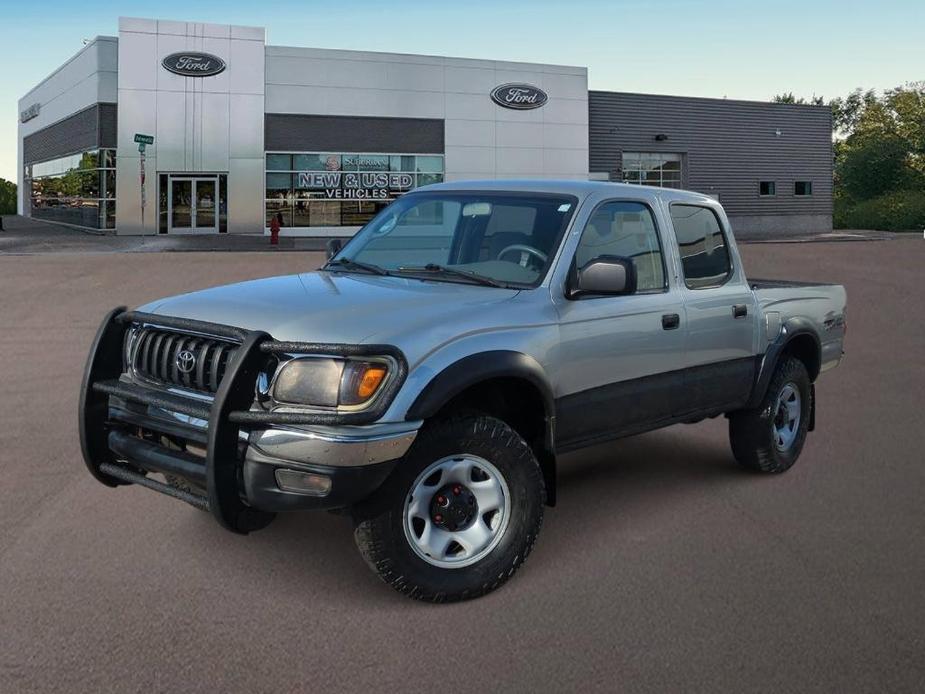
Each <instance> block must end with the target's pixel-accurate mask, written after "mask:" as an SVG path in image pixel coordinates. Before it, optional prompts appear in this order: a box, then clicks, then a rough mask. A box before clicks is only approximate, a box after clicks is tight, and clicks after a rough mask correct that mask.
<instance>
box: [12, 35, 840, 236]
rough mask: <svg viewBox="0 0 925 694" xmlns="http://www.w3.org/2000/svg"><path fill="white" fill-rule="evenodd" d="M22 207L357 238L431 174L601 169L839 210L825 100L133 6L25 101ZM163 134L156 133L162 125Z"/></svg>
mask: <svg viewBox="0 0 925 694" xmlns="http://www.w3.org/2000/svg"><path fill="white" fill-rule="evenodd" d="M19 111H20V119H19V120H20V122H19V163H20V166H19V191H20V200H19V206H20V210H19V211H20V214H23V215H27V216H32V217H35V218H38V219H45V220H50V221H54V222H59V223H64V224H71V225H76V226H80V227H86V228H91V229H108V230H115V232H116V233H118V234H136V235H137V234H157V233H163V234H171V233H174V234H190V233H226V232H227V233H243V234H246V233H259V232H260V231H261V230H264V229H265V228H266V227H268V226H269V220H270V218H271V217H273V216H277V215H279V216H280V217H281V219H282V227H283V234H299V235H313V236H345V235H349V234H352V233H353V232H354V231H356V229H357V228H359V226H360V225H362V224H364V223H365V222H366V221H367V220H369V219H370V218H371V217H372V215H374V214H375V213H376V211H377V210H379V209H381V208H382V207H383V206H384V205H386V204H388V202H389V201H390V200H393V199H395V197H397V196H399V195H401V194H403V193H405V192H407V191H409V190H412V189H414V188H416V187H418V186H422V185H427V184H429V183H433V182H438V181H443V180H460V179H484V178H535V177H542V178H568V179H587V178H589V177H590V178H594V179H603V180H612V181H624V182H632V183H638V184H643V185H654V186H666V187H675V188H687V189H691V190H697V191H701V192H704V193H707V194H709V195H712V196H715V197H717V198H718V199H719V200H720V201H721V202H722V203H723V205H724V206H725V208H726V210H727V213H728V214H729V217H730V219H731V221H732V224H733V228H734V229H735V230H737V231H746V232H751V233H767V234H768V235H773V234H787V233H794V232H807V231H827V230H830V229H831V227H832V139H831V132H832V130H831V112H830V110H829V109H828V108H827V107H820V106H803V105H785V104H771V103H763V102H749V101H734V100H726V99H704V98H687V97H675V96H655V95H646V94H629V93H621V92H604V91H589V90H588V71H587V68H584V67H570V66H561V65H545V64H535V63H512V62H504V61H494V60H473V59H462V58H449V57H440V56H422V55H405V54H394V53H367V52H362V51H342V50H327V49H315V48H297V47H288V46H274V45H269V44H267V43H266V36H265V30H264V29H262V28H256V27H239V26H225V25H215V24H194V23H186V22H176V21H161V20H152V19H131V18H121V19H120V20H119V36H118V38H116V37H107V36H100V37H97V38H96V39H94V40H92V41H89V42H88V43H87V45H85V46H84V47H83V49H82V50H81V51H79V52H78V53H77V54H76V55H75V56H74V57H73V58H71V59H70V60H69V61H68V62H66V63H65V64H64V65H62V66H61V67H59V68H58V69H57V70H55V71H54V72H53V73H52V74H51V75H50V76H49V77H48V78H46V79H45V80H44V81H43V82H41V83H40V84H39V85H37V86H36V87H35V88H33V89H32V90H31V91H30V92H29V93H28V94H26V95H25V96H24V97H23V98H22V99H21V100H20V102H19ZM152 138H153V142H152Z"/></svg>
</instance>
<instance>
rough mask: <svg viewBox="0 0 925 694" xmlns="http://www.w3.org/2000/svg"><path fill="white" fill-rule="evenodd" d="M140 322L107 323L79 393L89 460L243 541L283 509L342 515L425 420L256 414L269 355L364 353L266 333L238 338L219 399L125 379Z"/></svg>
mask: <svg viewBox="0 0 925 694" xmlns="http://www.w3.org/2000/svg"><path fill="white" fill-rule="evenodd" d="M153 319H156V320H157V322H158V324H161V325H165V326H166V327H176V328H180V327H181V326H180V325H176V326H174V325H171V324H172V323H177V324H179V323H181V322H182V323H183V326H182V327H183V328H184V329H187V330H191V329H196V328H198V329H200V330H205V329H209V330H210V331H212V334H216V333H217V331H218V330H219V329H221V330H226V331H232V330H238V329H234V328H228V327H227V326H211V325H207V324H198V325H191V323H192V322H190V321H182V320H181V319H172V318H165V317H160V316H158V317H152V316H145V317H144V320H148V321H150V320H153ZM133 320H138V315H137V314H126V313H125V312H124V311H123V310H122V309H116V310H114V311H112V312H111V313H110V314H109V315H108V316H107V317H106V319H105V320H104V321H103V324H102V326H101V327H100V330H99V333H98V334H97V337H96V340H95V342H94V345H93V349H92V351H91V354H90V359H89V361H88V363H87V368H86V371H85V373H84V382H83V387H82V389H81V399H80V413H79V415H80V435H81V448H82V451H83V455H84V461H85V463H86V465H87V467H88V469H89V470H90V472H91V473H92V474H93V475H94V476H95V477H96V478H97V479H98V480H99V481H100V482H102V483H103V484H106V485H108V486H117V485H120V484H140V485H141V486H144V487H147V488H150V489H154V490H156V491H160V492H162V493H165V494H168V495H170V496H174V497H177V498H181V499H183V500H184V501H187V502H189V503H192V504H194V505H196V506H199V507H201V508H204V509H207V510H209V511H210V512H211V513H212V514H213V515H214V516H215V517H216V519H217V520H218V521H219V522H220V523H221V524H222V525H223V526H224V527H226V528H228V529H229V530H232V531H235V532H239V533H247V532H249V531H251V530H255V529H258V528H260V527H263V526H264V525H266V523H267V522H269V519H270V518H272V515H273V514H274V513H275V512H278V511H293V510H306V509H324V508H339V507H345V506H350V505H351V504H354V503H356V502H357V501H360V500H362V499H364V498H365V497H367V496H369V494H371V493H372V492H373V491H375V489H376V488H377V487H378V486H379V485H380V484H382V482H383V481H384V480H385V478H386V477H387V476H388V475H389V473H390V472H391V470H392V469H393V467H394V465H395V462H396V461H397V460H398V459H399V458H401V457H402V456H403V455H404V454H405V452H406V451H407V450H408V448H409V447H410V446H411V444H412V442H413V441H414V439H415V436H416V435H417V429H418V427H419V425H420V423H414V422H400V423H396V424H384V423H377V422H375V421H371V422H370V421H362V420H359V419H358V418H356V417H353V418H352V419H350V420H348V421H346V422H341V421H332V417H331V415H320V416H319V415H312V414H308V413H307V414H305V415H293V414H292V413H286V414H281V415H278V416H275V415H274V414H273V413H272V412H265V411H255V410H252V405H253V402H254V395H255V386H256V382H257V378H258V375H259V372H260V370H261V364H262V360H263V359H265V355H266V353H267V352H270V353H272V352H273V351H274V349H279V351H284V350H285V351H292V350H293V349H298V348H305V349H311V350H316V352H320V353H323V352H321V350H323V349H327V348H330V350H331V351H333V352H334V353H337V351H336V350H338V349H347V350H350V351H351V353H357V350H358V349H359V350H362V349H364V348H363V347H356V346H346V347H345V346H343V345H330V346H324V345H317V344H304V345H302V344H299V345H295V344H293V343H274V342H273V341H272V339H271V338H270V336H268V335H266V334H264V333H256V332H247V331H240V339H241V347H240V348H239V349H238V350H237V354H236V356H235V357H234V359H233V363H231V364H230V365H229V367H228V369H227V371H226V375H225V378H224V380H223V381H222V384H221V386H220V388H219V390H218V392H217V393H216V394H215V397H214V398H213V399H212V400H207V399H200V398H195V397H191V396H190V395H189V394H185V393H183V392H177V391H169V390H164V389H155V388H151V387H148V386H145V385H139V384H136V383H133V382H131V381H128V380H123V377H122V371H123V358H122V350H123V341H124V338H125V331H126V329H127V328H128V326H129V325H130V324H131V322H132V321H133ZM369 349H375V350H381V349H383V346H373V347H370V348H369ZM390 349H394V348H390ZM262 355H263V356H262ZM399 355H400V353H399ZM401 363H402V364H404V359H403V357H401ZM401 376H402V378H403V376H404V374H403V373H402V374H401ZM400 380H401V379H399V385H400ZM373 416H375V415H370V418H372V417H373ZM157 473H160V474H164V475H171V476H175V477H180V478H183V479H184V480H186V481H187V482H188V483H189V488H188V489H185V490H178V489H177V488H176V487H174V486H171V485H169V484H166V483H165V482H162V481H160V479H159V478H157V477H153V476H150V475H152V474H157Z"/></svg>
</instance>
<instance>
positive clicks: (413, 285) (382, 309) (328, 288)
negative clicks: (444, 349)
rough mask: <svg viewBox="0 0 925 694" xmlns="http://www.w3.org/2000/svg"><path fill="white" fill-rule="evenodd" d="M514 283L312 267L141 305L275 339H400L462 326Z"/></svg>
mask: <svg viewBox="0 0 925 694" xmlns="http://www.w3.org/2000/svg"><path fill="white" fill-rule="evenodd" d="M517 293H518V291H517V290H514V289H503V288H495V287H486V286H483V285H472V284H462V283H450V282H434V281H427V280H419V279H411V278H404V277H380V276H376V275H361V274H347V273H329V272H323V271H318V272H308V273H303V274H300V275H287V276H283V277H268V278H266V279H260V280H251V281H249V282H238V283H236V284H228V285H223V286H220V287H213V288H211V289H204V290H201V291H197V292H191V293H189V294H181V295H178V296H174V297H170V298H167V299H162V300H159V301H155V302H152V303H150V304H147V305H146V306H142V307H140V308H139V309H138V310H139V311H145V312H149V313H157V314H160V315H165V316H175V317H178V318H190V319H194V320H202V321H208V322H211V323H221V324H224V325H233V326H237V327H240V328H246V329H249V330H263V331H265V332H267V333H269V334H270V335H272V336H273V337H274V338H275V339H277V340H286V341H289V340H291V341H303V342H346V343H352V344H360V343H371V342H379V343H390V344H397V341H398V339H399V338H400V337H401V336H403V335H408V333H411V332H414V331H415V330H417V329H420V328H423V327H425V326H426V328H428V329H431V330H432V329H434V328H435V327H437V326H438V325H439V326H440V327H441V328H442V327H443V326H446V327H447V328H452V329H453V331H454V332H457V333H458V332H460V331H462V330H463V327H462V324H465V323H467V322H469V321H471V320H472V319H473V317H477V316H478V315H479V314H480V313H481V310H482V309H484V308H486V307H488V306H490V305H494V304H498V303H500V302H504V301H507V300H509V299H511V298H513V297H514V296H516V295H517Z"/></svg>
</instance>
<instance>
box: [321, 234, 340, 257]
mask: <svg viewBox="0 0 925 694" xmlns="http://www.w3.org/2000/svg"><path fill="white" fill-rule="evenodd" d="M343 247H344V242H343V241H341V240H340V239H331V240H330V241H328V243H327V245H326V246H325V250H324V257H325V259H326V260H330V259H331V258H333V257H334V256H335V255H337V254H338V253H340V249H341V248H343Z"/></svg>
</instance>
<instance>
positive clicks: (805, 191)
mask: <svg viewBox="0 0 925 694" xmlns="http://www.w3.org/2000/svg"><path fill="white" fill-rule="evenodd" d="M793 194H794V195H799V196H806V195H812V194H813V184H812V181H794V183H793Z"/></svg>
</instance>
